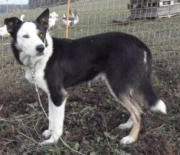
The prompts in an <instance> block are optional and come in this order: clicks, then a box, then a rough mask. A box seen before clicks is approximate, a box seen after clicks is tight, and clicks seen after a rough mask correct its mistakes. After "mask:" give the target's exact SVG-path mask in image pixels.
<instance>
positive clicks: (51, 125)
mask: <svg viewBox="0 0 180 155" xmlns="http://www.w3.org/2000/svg"><path fill="white" fill-rule="evenodd" d="M52 105H53V102H52V100H51V97H50V95H49V94H48V112H49V115H48V121H49V126H48V129H47V130H45V131H44V132H43V134H42V135H43V136H44V137H45V138H49V137H50V136H51V135H52V131H53V106H52Z"/></svg>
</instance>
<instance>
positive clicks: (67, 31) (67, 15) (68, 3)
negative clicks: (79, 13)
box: [66, 0, 70, 39]
mask: <svg viewBox="0 0 180 155" xmlns="http://www.w3.org/2000/svg"><path fill="white" fill-rule="evenodd" d="M69 6H70V0H68V1H67V12H66V38H67V39H68V38H69V27H68V20H69Z"/></svg>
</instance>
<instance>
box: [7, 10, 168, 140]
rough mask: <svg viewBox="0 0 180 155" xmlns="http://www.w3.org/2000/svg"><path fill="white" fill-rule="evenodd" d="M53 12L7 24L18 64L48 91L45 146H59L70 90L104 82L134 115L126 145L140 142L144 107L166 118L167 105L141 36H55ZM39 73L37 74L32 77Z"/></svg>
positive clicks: (130, 119) (127, 124)
mask: <svg viewBox="0 0 180 155" xmlns="http://www.w3.org/2000/svg"><path fill="white" fill-rule="evenodd" d="M48 19H49V9H46V10H45V11H44V12H43V13H42V14H41V15H40V16H39V17H38V18H37V19H36V20H35V21H31V22H22V21H21V20H20V19H18V18H16V17H11V18H6V19H5V20H4V22H5V24H6V25H7V30H8V32H9V33H10V34H11V36H12V38H13V40H12V50H13V53H14V56H15V58H16V59H17V61H18V62H19V63H20V64H21V65H23V66H25V67H26V69H25V77H26V79H27V80H28V81H29V82H31V83H35V84H36V85H37V86H38V87H39V88H41V89H42V90H43V91H45V92H46V93H47V96H48V102H49V103H48V104H49V108H48V110H49V113H48V117H49V127H48V130H45V131H44V132H43V135H44V136H45V137H46V138H47V139H46V140H45V141H43V142H42V144H48V143H54V142H57V141H58V139H59V138H60V136H61V135H62V133H63V122H64V111H65V105H66V100H67V97H68V95H67V92H66V91H65V89H66V88H68V87H71V86H74V85H77V84H79V83H82V82H87V81H90V80H93V79H94V78H95V77H97V76H101V77H102V78H103V79H105V82H106V85H107V87H108V88H109V90H110V92H111V94H112V95H113V96H114V97H115V99H116V100H117V102H118V103H121V104H122V105H123V106H124V107H125V108H126V109H127V110H128V112H129V113H130V117H129V119H128V121H127V122H126V123H124V124H121V125H120V126H119V127H120V128H121V129H130V128H131V132H130V134H129V135H128V136H126V137H124V138H122V140H121V143H122V144H129V143H132V142H135V141H136V140H137V138H138V134H139V131H140V125H141V114H142V110H141V107H140V103H147V104H148V105H149V107H150V108H151V110H153V111H160V112H162V113H164V114H166V106H165V104H164V102H163V101H162V100H159V99H158V96H157V95H156V93H155V92H154V90H153V87H152V84H151V68H152V67H151V66H152V56H151V52H150V50H149V48H148V47H147V46H146V45H145V44H144V43H143V42H142V41H140V40H139V39H137V38H136V37H134V36H132V35H129V34H125V33H119V32H110V33H104V34H98V35H94V36H88V37H84V38H81V39H76V40H71V39H61V38H54V37H51V36H50V35H49V33H48V31H47V29H48ZM32 69H34V70H35V72H34V75H32V74H31V72H32Z"/></svg>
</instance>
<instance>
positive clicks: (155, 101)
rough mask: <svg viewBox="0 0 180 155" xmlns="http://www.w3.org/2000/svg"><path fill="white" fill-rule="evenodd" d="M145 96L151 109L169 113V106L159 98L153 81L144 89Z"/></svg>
mask: <svg viewBox="0 0 180 155" xmlns="http://www.w3.org/2000/svg"><path fill="white" fill-rule="evenodd" d="M143 94H144V98H145V100H146V101H147V102H148V104H149V107H150V110H151V111H157V112H162V113H163V114H166V113H167V108H166V105H165V103H164V102H163V101H162V100H160V99H159V98H158V96H157V95H156V93H155V92H154V90H153V88H152V84H151V82H149V83H148V85H146V87H145V89H144V90H143Z"/></svg>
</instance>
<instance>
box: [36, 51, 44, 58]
mask: <svg viewBox="0 0 180 155" xmlns="http://www.w3.org/2000/svg"><path fill="white" fill-rule="evenodd" d="M42 55H44V52H41V53H37V54H36V56H38V57H39V56H42Z"/></svg>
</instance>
